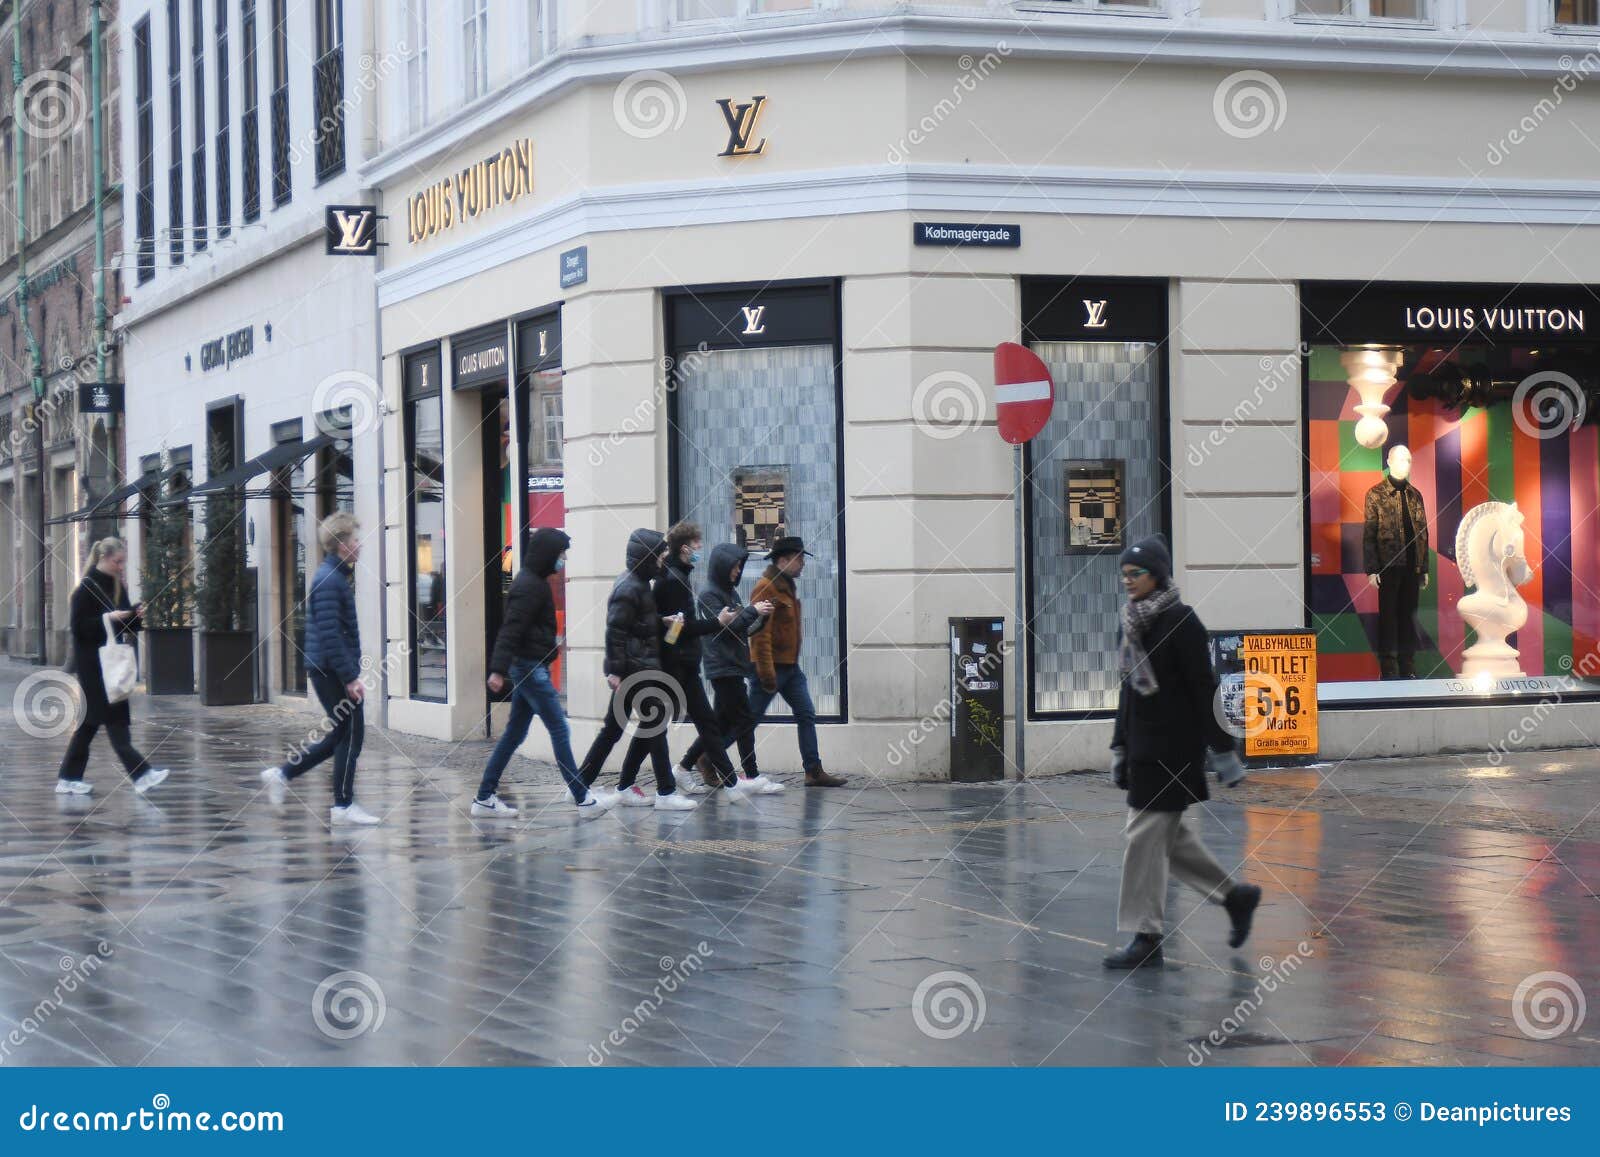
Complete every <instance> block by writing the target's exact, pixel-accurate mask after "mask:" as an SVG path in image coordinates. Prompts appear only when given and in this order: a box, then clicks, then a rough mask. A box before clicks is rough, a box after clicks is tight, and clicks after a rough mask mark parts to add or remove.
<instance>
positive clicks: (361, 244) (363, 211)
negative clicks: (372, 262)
mask: <svg viewBox="0 0 1600 1157" xmlns="http://www.w3.org/2000/svg"><path fill="white" fill-rule="evenodd" d="M323 229H324V232H326V234H327V245H326V249H327V252H328V254H329V256H337V257H371V256H373V255H374V254H376V253H377V251H378V213H377V211H376V210H375V209H373V208H372V206H370V205H329V206H328V208H327V216H326V218H325V219H324V221H323Z"/></svg>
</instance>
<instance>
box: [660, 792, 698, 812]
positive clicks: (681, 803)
mask: <svg viewBox="0 0 1600 1157" xmlns="http://www.w3.org/2000/svg"><path fill="white" fill-rule="evenodd" d="M699 806H700V801H699V800H697V799H690V798H689V797H688V796H685V795H679V794H678V793H677V792H673V793H672V794H671V795H658V796H656V811H658V812H692V811H694V809H695V808H697V807H699Z"/></svg>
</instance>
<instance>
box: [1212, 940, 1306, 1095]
mask: <svg viewBox="0 0 1600 1157" xmlns="http://www.w3.org/2000/svg"><path fill="white" fill-rule="evenodd" d="M1313 955H1315V950H1314V949H1313V948H1312V947H1311V945H1310V944H1309V943H1307V942H1306V941H1304V940H1302V941H1300V943H1298V944H1296V945H1295V950H1294V951H1293V952H1291V953H1289V955H1287V956H1285V957H1283V959H1281V960H1274V959H1273V958H1272V957H1270V956H1263V957H1262V958H1261V960H1260V962H1259V964H1260V968H1261V971H1262V973H1263V974H1264V975H1262V976H1261V978H1260V979H1258V980H1257V981H1256V982H1255V985H1254V987H1252V988H1251V990H1250V992H1249V994H1248V995H1247V996H1245V997H1244V998H1243V999H1242V1000H1240V1001H1239V1003H1238V1004H1235V1005H1234V1006H1233V1011H1232V1012H1230V1013H1229V1014H1228V1015H1227V1016H1225V1017H1223V1018H1222V1020H1221V1022H1220V1023H1219V1024H1218V1025H1217V1027H1216V1028H1214V1029H1212V1030H1211V1031H1210V1032H1209V1033H1207V1034H1206V1035H1205V1036H1204V1037H1203V1038H1201V1039H1200V1040H1199V1041H1198V1042H1196V1041H1190V1042H1189V1063H1190V1064H1191V1065H1195V1066H1199V1065H1203V1064H1205V1063H1206V1061H1207V1060H1209V1059H1210V1058H1211V1050H1212V1049H1214V1048H1217V1049H1220V1048H1223V1047H1225V1046H1226V1045H1227V1043H1228V1041H1229V1039H1230V1038H1232V1037H1233V1035H1234V1034H1235V1033H1237V1032H1239V1031H1240V1030H1241V1029H1243V1028H1244V1025H1245V1022H1246V1021H1248V1020H1249V1019H1250V1018H1251V1017H1252V1016H1254V1015H1255V1013H1256V1010H1257V1009H1259V1008H1260V1007H1261V1005H1262V1001H1263V997H1265V996H1270V995H1271V994H1272V993H1274V992H1277V991H1278V989H1279V988H1280V987H1282V986H1283V985H1285V984H1287V983H1288V982H1289V981H1290V979H1292V978H1293V976H1294V974H1295V973H1296V972H1298V971H1299V970H1300V966H1301V965H1302V964H1304V963H1305V961H1306V960H1307V959H1309V958H1310V957H1311V956H1313Z"/></svg>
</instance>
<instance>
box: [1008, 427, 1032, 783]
mask: <svg viewBox="0 0 1600 1157" xmlns="http://www.w3.org/2000/svg"><path fill="white" fill-rule="evenodd" d="M1022 453H1023V444H1022V443H1020V442H1019V443H1018V444H1017V447H1016V462H1017V467H1016V488H1015V493H1014V494H1013V495H1012V496H1011V497H1012V503H1011V504H1012V506H1013V507H1014V508H1015V522H1016V533H1015V535H1014V537H1015V541H1016V547H1015V551H1016V557H1015V561H1014V564H1013V568H1014V570H1015V572H1016V603H1015V604H1014V605H1015V606H1016V608H1017V612H1016V616H1015V620H1014V622H1015V629H1016V636H1015V637H1014V638H1013V639H1012V640H1011V655H1012V658H1013V660H1014V662H1015V667H1014V669H1013V673H1012V676H1011V684H1012V686H1013V688H1015V690H1013V691H1012V693H1011V694H1012V697H1013V702H1014V704H1015V706H1014V707H1013V708H1012V718H1013V725H1014V726H1015V728H1016V738H1015V740H1014V741H1013V743H1012V746H1013V748H1014V750H1015V751H1016V766H1017V778H1018V779H1019V780H1020V779H1026V778H1027V771H1026V768H1027V762H1026V760H1025V759H1024V752H1023V746H1022V743H1023V740H1022V723H1023V719H1024V718H1025V717H1026V715H1027V710H1026V708H1025V706H1024V703H1025V699H1024V696H1026V695H1027V693H1028V682H1027V678H1026V676H1027V668H1026V666H1025V665H1024V663H1023V656H1022V648H1023V641H1024V640H1025V639H1026V638H1027V628H1026V627H1025V626H1024V620H1025V619H1026V617H1027V614H1026V611H1027V608H1026V605H1025V604H1024V602H1023V599H1024V590H1023V581H1022V567H1023V556H1024V554H1025V549H1024V542H1025V536H1024V534H1023V525H1022V508H1023V501H1022V488H1023V486H1024V485H1025V484H1026V483H1027V472H1026V471H1025V470H1024V469H1023V465H1022Z"/></svg>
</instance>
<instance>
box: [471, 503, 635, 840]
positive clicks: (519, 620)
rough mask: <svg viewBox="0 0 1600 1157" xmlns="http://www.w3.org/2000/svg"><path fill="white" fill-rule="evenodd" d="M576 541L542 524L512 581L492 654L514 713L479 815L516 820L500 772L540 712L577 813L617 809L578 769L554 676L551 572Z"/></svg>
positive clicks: (481, 793) (481, 795) (492, 668)
mask: <svg viewBox="0 0 1600 1157" xmlns="http://www.w3.org/2000/svg"><path fill="white" fill-rule="evenodd" d="M571 545H572V539H570V538H568V537H567V535H566V534H565V533H564V532H562V531H559V530H556V529H555V528H554V527H549V526H542V527H540V528H539V529H538V530H536V531H534V532H533V534H532V536H531V537H530V538H529V539H528V546H527V549H526V550H524V551H523V553H522V569H521V570H520V571H518V572H517V577H516V578H515V579H514V580H513V581H512V583H511V592H510V594H509V595H507V597H506V614H505V621H504V622H502V623H501V624H500V632H499V634H498V635H496V636H495V641H494V650H493V652H492V653H491V654H490V656H489V690H491V691H493V692H494V693H495V694H497V695H498V694H499V693H500V692H501V691H503V690H504V689H505V688H506V685H507V684H510V686H511V718H510V719H509V720H508V721H507V722H506V729H505V731H504V732H502V733H501V735H500V742H498V743H497V744H495V748H494V751H493V752H492V753H491V754H490V756H489V763H488V766H486V767H485V768H484V769H483V780H482V781H481V782H480V783H479V784H478V795H477V797H476V798H475V799H474V800H473V801H472V814H473V815H474V816H501V817H504V818H507V819H510V818H512V817H514V816H515V815H516V814H517V809H516V808H515V807H513V806H512V805H511V804H509V803H507V802H506V801H505V800H503V799H501V798H500V794H499V791H500V776H501V774H502V773H503V772H504V771H505V769H506V764H508V763H510V762H511V756H512V754H513V753H514V752H515V751H516V750H517V748H519V747H521V746H522V742H523V740H525V739H527V738H528V729H529V728H530V727H532V726H533V719H534V716H538V717H539V718H540V719H541V720H543V721H544V726H545V730H546V731H548V732H549V733H550V746H551V747H552V748H554V750H555V756H556V766H557V767H559V768H560V769H561V778H562V779H563V780H565V781H566V784H567V790H568V791H570V792H571V793H572V802H573V803H575V804H576V805H577V807H578V817H579V818H580V819H586V820H592V819H596V818H597V817H599V816H601V815H603V814H605V813H606V812H607V811H609V810H610V809H611V804H612V802H613V801H612V797H611V795H610V794H609V793H603V792H595V791H590V790H589V789H588V788H587V787H585V786H584V783H583V780H582V779H580V778H579V776H578V767H577V763H576V761H575V760H574V759H573V758H572V740H571V735H572V732H571V729H570V728H569V727H568V726H567V713H566V711H564V710H563V709H562V707H561V692H559V691H557V690H556V685H555V681H554V680H553V679H552V678H551V677H550V664H551V663H554V662H555V661H556V659H557V658H558V657H560V654H561V640H560V638H559V636H558V634H557V631H556V603H555V596H554V595H553V594H552V593H551V591H550V576H551V575H553V574H555V573H556V572H557V571H559V570H562V569H563V568H564V567H565V566H566V561H567V548H568V547H570V546H571Z"/></svg>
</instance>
